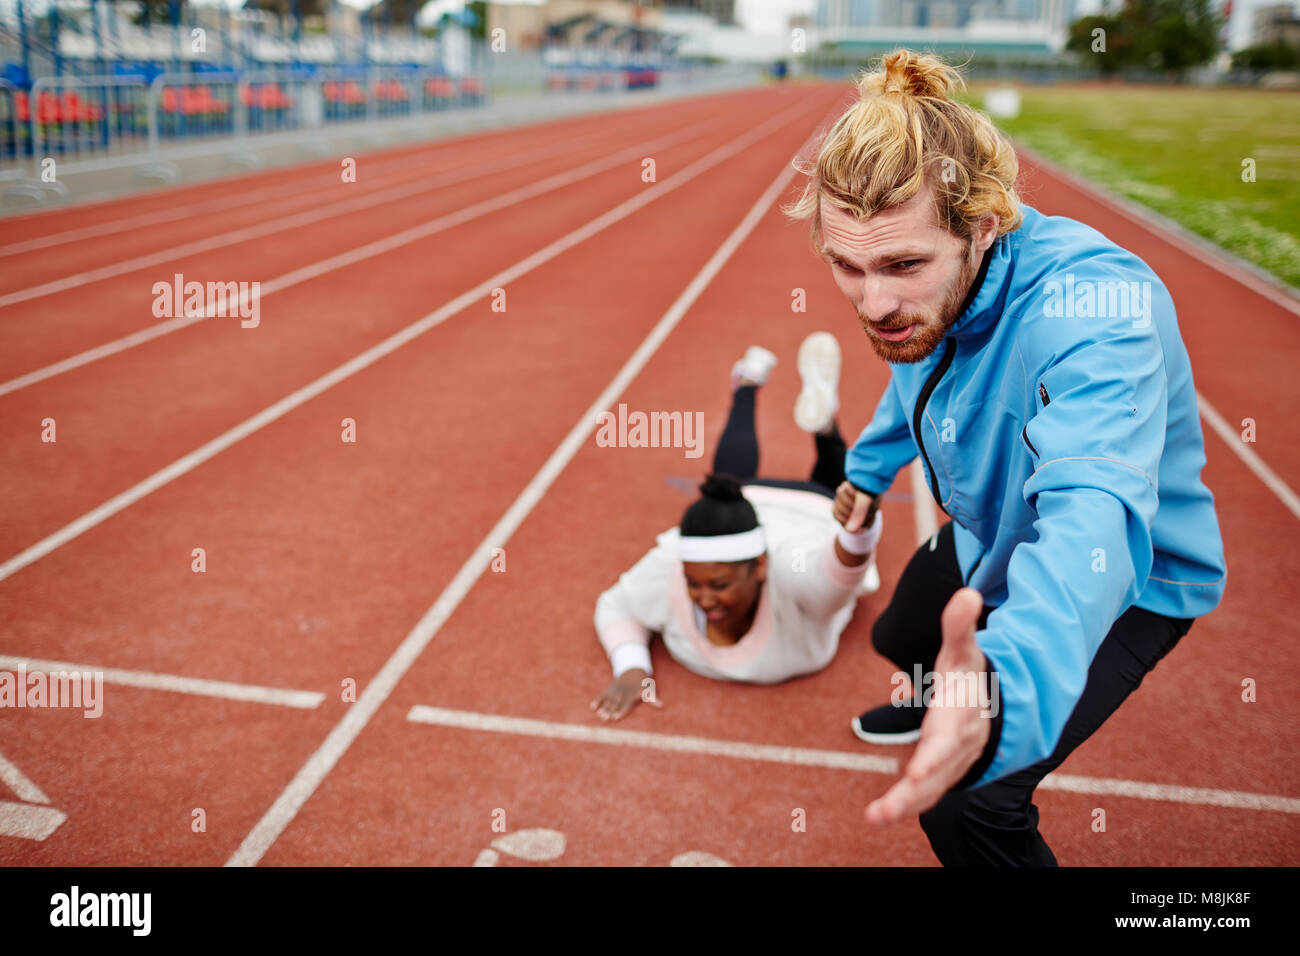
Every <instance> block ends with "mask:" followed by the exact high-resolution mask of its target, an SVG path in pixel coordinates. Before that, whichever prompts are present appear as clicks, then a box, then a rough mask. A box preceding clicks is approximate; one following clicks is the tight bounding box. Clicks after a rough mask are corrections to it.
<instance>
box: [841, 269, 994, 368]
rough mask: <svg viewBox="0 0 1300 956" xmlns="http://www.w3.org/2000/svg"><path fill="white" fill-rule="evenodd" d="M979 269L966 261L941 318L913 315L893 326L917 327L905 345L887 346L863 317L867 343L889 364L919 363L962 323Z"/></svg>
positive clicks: (947, 298) (901, 343)
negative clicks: (951, 329) (950, 331)
mask: <svg viewBox="0 0 1300 956" xmlns="http://www.w3.org/2000/svg"><path fill="white" fill-rule="evenodd" d="M975 272H976V267H975V266H974V265H972V264H971V261H970V256H969V255H967V256H964V257H963V258H962V264H961V272H960V273H959V274H958V276H957V279H956V280H955V281H954V282H953V284H952V286H951V287H950V288H949V290H948V294H947V295H946V296H945V297H944V301H943V306H942V308H941V309H940V310H939V315H938V317H931V316H928V315H922V314H920V313H918V312H912V313H909V314H906V315H900V316H899V317H898V318H897V319H896V320H895V321H894V322H893V323H891V325H892V326H893V327H894V328H905V327H907V326H908V325H914V326H916V328H914V329H913V330H912V334H911V335H910V336H909V337H908V338H907V340H906V341H904V342H886V341H885V340H884V339H880V338H877V337H876V336H875V335H873V334H872V333H871V331H870V330H869V329H868V328H867V323H868V322H869V321H870V320H869V319H868V318H867V317H866V316H864V315H862V314H861V313H859V315H858V321H860V322H861V323H862V331H863V332H865V333H866V336H867V341H869V342H870V343H871V347H872V348H873V349H875V352H876V354H877V355H879V356H880V357H881V358H882V359H884V360H885V361H886V362H893V363H896V364H909V363H912V362H919V361H921V360H922V359H924V358H925V357H926V356H928V355H929V354H930V353H931V352H933V351H934V350H935V349H936V348H938V347H939V343H940V342H942V341H943V337H944V336H945V335H947V334H948V330H949V329H950V328H952V327H953V325H954V324H955V323H956V322H957V320H958V319H960V318H961V313H962V308H961V305H962V303H963V302H964V301H965V300H966V293H967V292H968V291H970V285H971V282H972V281H973V280H974V278H975Z"/></svg>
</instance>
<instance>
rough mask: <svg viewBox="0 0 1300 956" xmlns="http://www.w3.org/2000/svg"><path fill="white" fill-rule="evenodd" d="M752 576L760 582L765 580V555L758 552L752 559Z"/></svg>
mask: <svg viewBox="0 0 1300 956" xmlns="http://www.w3.org/2000/svg"><path fill="white" fill-rule="evenodd" d="M754 577H755V578H756V579H757V580H758V581H759V582H760V583H761V582H763V581H766V580H767V555H766V554H760V555H759V556H758V557H757V558H755V559H754Z"/></svg>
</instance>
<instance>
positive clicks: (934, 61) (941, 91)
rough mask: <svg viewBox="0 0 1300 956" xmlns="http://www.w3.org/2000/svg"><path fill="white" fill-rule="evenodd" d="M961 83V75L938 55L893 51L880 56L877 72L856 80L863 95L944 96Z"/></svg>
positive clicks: (960, 85)
mask: <svg viewBox="0 0 1300 956" xmlns="http://www.w3.org/2000/svg"><path fill="white" fill-rule="evenodd" d="M964 85H965V84H964V83H963V82H962V78H961V74H960V73H958V72H957V70H955V69H954V68H953V67H951V66H949V65H948V64H947V63H944V62H943V61H941V60H939V59H938V58H937V57H933V56H925V55H921V54H917V53H913V52H912V51H911V50H895V51H894V52H893V53H889V54H886V55H885V56H884V57H883V58H882V59H881V63H880V69H879V70H878V71H877V72H875V73H868V74H866V75H865V76H863V77H862V78H861V79H860V80H859V82H858V90H859V91H860V92H861V93H862V94H863V95H864V96H878V95H880V94H882V93H902V94H904V95H906V96H931V97H940V98H947V97H949V96H950V95H951V94H952V93H953V92H954V91H955V90H957V89H959V88H961V87H962V86H964Z"/></svg>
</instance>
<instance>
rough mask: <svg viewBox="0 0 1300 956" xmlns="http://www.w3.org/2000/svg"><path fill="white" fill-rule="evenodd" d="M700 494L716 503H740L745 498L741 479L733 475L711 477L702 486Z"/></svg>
mask: <svg viewBox="0 0 1300 956" xmlns="http://www.w3.org/2000/svg"><path fill="white" fill-rule="evenodd" d="M700 494H702V495H703V496H704V497H705V498H712V499H713V500H714V501H740V500H741V499H742V498H744V497H745V495H744V492H743V491H742V490H741V487H740V481H739V479H737V478H734V477H733V476H731V475H709V476H708V477H707V478H705V479H704V483H703V484H702V485H700Z"/></svg>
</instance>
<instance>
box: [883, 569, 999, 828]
mask: <svg viewBox="0 0 1300 956" xmlns="http://www.w3.org/2000/svg"><path fill="white" fill-rule="evenodd" d="M983 610H984V599H983V597H982V596H981V595H980V593H979V591H976V590H975V589H974V588H962V589H961V590H960V591H958V592H957V593H956V594H954V595H953V596H952V599H951V600H949V601H948V606H947V607H945V608H944V609H943V617H942V619H941V623H942V627H943V645H942V647H941V648H940V650H939V656H938V658H937V659H936V660H935V665H934V669H935V674H934V677H933V680H934V682H935V683H934V684H933V685H932V686H933V693H934V696H933V698H932V700H931V703H930V705H929V706H928V707H926V712H925V719H924V720H922V721H921V739H920V741H919V742H918V743H917V745H916V752H915V753H913V754H912V759H911V760H910V761H909V762H908V764H907V769H906V770H905V771H904V773H903V778H902V779H901V780H899V781H898V783H896V784H894V785H893V786H892V787H891V788H890V789H889V791H888V792H887V793H886V794H885V795H884V796H882V797H880V798H879V799H877V800H874V801H872V803H871V804H870V805H868V807H867V813H866V816H867V822H868V823H872V824H876V825H882V824H886V823H896V822H898V821H899V820H901V819H903V818H904V817H909V816H912V815H914V814H919V813H924V812H925V811H926V810H929V809H930V808H931V807H933V806H934V805H935V804H936V803H938V802H939V799H940V798H941V797H942V796H943V795H944V794H945V793H947V792H948V791H949V790H950V789H951V788H952V786H953V784H955V783H957V782H958V781H959V780H961V779H962V777H964V776H966V772H967V771H968V770H970V768H971V767H972V766H973V765H974V763H975V761H976V760H978V759H979V756H980V754H981V753H983V752H984V746H985V744H987V743H988V739H989V729H990V728H989V724H990V718H989V717H987V716H981V710H985V712H987V708H988V706H989V704H988V702H989V700H990V698H989V696H987V695H988V694H989V693H991V691H992V688H987V690H986V691H985V692H984V693H983V696H984V703H983V704H981V703H980V700H979V698H980V696H982V695H981V694H970V693H966V694H964V695H963V696H958V695H957V694H956V693H953V691H954V689H955V688H956V687H957V685H959V684H960V685H961V687H962V690H963V691H968V690H971V689H973V688H975V687H987V685H986V684H985V681H987V680H989V679H991V678H990V677H989V675H988V670H989V668H988V661H987V660H986V659H985V657H984V652H983V651H981V650H980V648H979V645H978V644H977V643H975V625H976V624H977V623H978V621H979V617H980V614H981V613H982V612H983ZM971 672H974V673H975V674H977V675H979V677H978V681H979V682H978V683H976V682H974V681H972V680H971V679H970V678H969V677H967V676H965V675H967V674H969V673H971ZM916 691H917V693H918V694H919V693H922V688H919V687H918V688H916ZM995 699H996V698H995ZM958 705H962V706H958Z"/></svg>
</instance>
